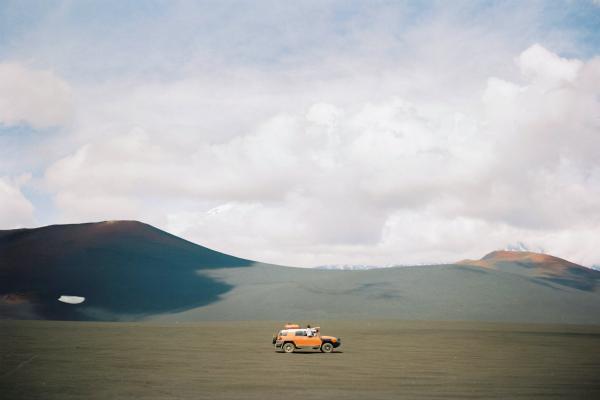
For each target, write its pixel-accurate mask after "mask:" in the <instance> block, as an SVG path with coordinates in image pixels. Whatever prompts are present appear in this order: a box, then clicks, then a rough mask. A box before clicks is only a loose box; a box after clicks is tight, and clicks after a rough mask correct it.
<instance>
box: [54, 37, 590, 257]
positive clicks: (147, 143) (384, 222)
mask: <svg viewBox="0 0 600 400" xmlns="http://www.w3.org/2000/svg"><path fill="white" fill-rule="evenodd" d="M599 66H600V63H599V62H598V60H596V59H593V60H590V61H588V62H583V61H580V60H569V59H564V58H560V57H558V56H557V55H556V54H554V53H552V52H550V51H549V50H547V49H544V48H542V47H541V46H539V45H534V46H532V47H530V48H528V49H526V50H525V51H524V52H522V53H521V54H520V55H519V56H518V57H517V58H516V62H515V67H516V72H520V73H521V76H522V79H524V81H523V80H520V78H519V77H518V74H514V76H513V75H509V76H508V78H507V77H502V78H498V77H490V78H487V79H486V78H482V79H483V82H482V85H481V86H482V91H480V92H479V98H477V97H476V96H472V97H473V98H474V99H475V100H473V101H472V102H468V103H464V102H463V103H462V104H460V106H458V105H456V104H454V103H453V102H451V101H450V102H449V101H447V97H446V96H444V95H442V96H440V97H441V98H440V99H439V100H438V99H436V98H435V96H434V97H433V98H423V97H421V96H420V95H417V94H415V93H416V92H414V91H413V90H412V89H410V87H411V86H410V85H413V84H414V85H418V82H412V83H411V78H410V77H408V78H407V77H405V76H403V75H402V74H400V75H393V74H392V75H386V76H385V78H382V79H384V80H387V81H389V84H388V85H385V84H384V83H383V82H377V83H376V84H374V83H373V82H372V81H370V79H368V78H367V79H366V80H365V81H361V80H359V81H356V79H355V78H354V77H348V78H347V79H348V80H347V81H340V80H338V79H336V80H334V81H331V82H329V81H328V82H325V83H323V82H320V83H319V84H318V88H317V87H316V86H311V82H312V81H299V82H296V83H294V84H292V85H291V86H290V83H289V82H288V81H287V80H286V79H283V78H281V77H277V76H275V77H273V76H270V77H269V78H268V80H262V79H265V78H264V77H262V76H261V75H256V76H254V78H255V79H253V80H250V82H251V83H250V84H247V85H244V83H243V82H244V81H247V79H241V80H240V81H238V82H236V84H235V85H231V84H229V85H225V84H223V83H218V82H216V83H215V81H214V80H206V81H205V80H202V79H199V78H194V79H191V80H189V81H179V82H174V83H164V84H160V85H150V86H147V85H143V86H140V87H139V88H137V87H136V88H133V89H132V88H128V92H129V94H128V93H126V92H122V91H118V92H117V93H118V95H117V99H116V102H113V98H112V97H107V98H106V102H103V100H104V94H102V95H101V96H100V97H99V98H100V100H102V101H100V102H98V103H96V105H95V106H94V107H93V108H88V113H91V112H92V111H94V113H91V114H89V115H87V116H86V119H85V120H80V121H78V122H77V124H78V125H79V126H81V128H82V129H81V132H82V133H81V136H80V139H81V140H82V141H83V143H82V144H81V147H80V148H79V150H77V151H75V152H74V153H72V154H71V155H69V156H67V157H64V158H63V159H61V160H59V161H57V162H56V163H54V164H53V165H52V166H50V167H49V168H48V169H47V171H46V176H45V178H46V184H47V185H48V187H49V188H50V190H51V191H52V192H54V193H55V201H56V204H57V206H58V208H59V210H60V212H61V213H62V216H63V219H64V220H68V221H74V220H76V221H81V220H86V219H87V220H95V219H115V218H140V219H143V220H146V221H148V222H152V223H156V224H158V225H159V226H161V227H163V228H166V229H169V230H171V231H173V232H174V233H177V234H181V235H183V236H185V237H186V238H189V239H191V240H194V241H196V242H198V243H200V244H204V245H207V246H210V247H213V248H217V249H219V250H223V251H226V252H228V253H232V254H236V255H239V256H243V257H248V258H254V259H259V260H262V261H270V262H275V263H281V264H294V265H318V264H327V263H353V264H356V263H370V264H373V263H382V264H390V263H404V264H406V263H418V262H444V261H454V260H457V259H460V258H467V257H478V256H481V255H482V254H484V253H486V252H488V251H491V250H493V249H497V248H503V247H505V246H507V245H508V244H510V243H515V242H518V241H521V242H523V243H525V244H526V245H527V246H529V247H531V248H544V249H546V250H547V251H549V252H551V253H554V254H556V255H558V256H563V257H565V258H568V259H571V260H573V261H575V262H586V263H589V264H592V263H597V262H598V260H600V252H598V250H597V249H594V248H593V246H590V245H589V243H590V240H591V238H592V237H594V235H598V234H600V208H599V206H598V205H599V204H600V167H599V166H600V159H599V158H598V157H600V155H599V154H598V152H597V151H594V149H596V148H598V146H599V142H598V127H599V125H598V124H599V121H598V119H597V115H600V108H599V105H598V101H597V93H598V83H597V81H596V78H597V76H598V74H599V73H600V67H599ZM280 78H281V79H280ZM340 79H341V78H340ZM342 80H343V79H342ZM399 82H403V83H402V84H400V83H399ZM262 84H264V85H265V86H262V87H263V90H262V91H257V86H259V87H260V86H261V85H262ZM219 85H222V86H220V87H222V88H223V92H222V93H218V92H215V90H216V89H213V88H216V87H219ZM402 85H408V86H407V87H408V88H409V89H406V90H405V91H398V89H397V88H398V87H401V86H402ZM350 86H352V88H353V89H357V90H356V91H353V93H357V95H356V98H348V96H347V93H348V91H347V90H346V89H345V88H346V87H350ZM375 86H376V87H390V88H392V89H391V90H388V91H384V92H382V93H380V95H379V96H378V97H380V98H381V100H378V101H370V100H369V98H370V97H371V96H369V95H368V93H370V90H368V88H373V87H375ZM476 86H477V85H474V87H476ZM232 87H234V89H231V88H232ZM264 88H267V89H264ZM361 88H362V89H361ZM549 88H551V90H549ZM312 89H315V91H314V92H312ZM229 90H234V92H235V95H234V94H233V92H230V91H229ZM402 92H405V93H406V96H400V95H399V94H398V93H402ZM214 93H218V94H217V95H216V96H217V97H216V98H217V99H223V104H221V106H220V108H218V110H220V111H219V112H218V113H217V115H215V113H216V112H217V109H216V108H213V107H215V105H214V102H212V101H209V100H208V99H209V98H210V99H214V98H215V95H214ZM307 93H312V95H310V96H309V95H307ZM410 93H413V94H414V96H412V98H411V95H409V94H410ZM384 94H386V95H385V96H384ZM207 96H208V97H207ZM91 97H93V96H91ZM315 97H319V98H320V100H318V101H314V100H313V99H314V98H315ZM165 98H166V99H167V100H165ZM226 99H238V100H237V101H233V100H226ZM253 99H255V100H256V101H254V100H253ZM261 99H262V100H261ZM311 100H312V101H311ZM228 101H231V102H232V103H231V104H230V103H228ZM273 104H277V105H278V106H277V107H275V109H274V108H273ZM122 110H125V111H122ZM80 118H81V117H80ZM103 121H104V124H103V123H102V122H103ZM223 121H225V122H223ZM99 127H101V128H99ZM98 129H101V131H102V134H101V135H99V134H98ZM586 243H588V244H586Z"/></svg>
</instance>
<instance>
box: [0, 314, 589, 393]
mask: <svg viewBox="0 0 600 400" xmlns="http://www.w3.org/2000/svg"><path fill="white" fill-rule="evenodd" d="M297 322H301V323H303V324H306V322H307V321H297ZM310 322H311V323H312V324H313V326H316V325H320V326H321V328H322V332H323V334H327V335H334V336H339V337H341V338H342V343H343V344H342V346H341V347H340V348H339V351H337V352H335V353H333V354H322V353H320V352H301V353H294V354H283V353H277V352H275V350H274V347H273V346H272V344H271V339H272V334H273V333H274V332H275V331H276V330H277V329H278V328H279V327H280V326H281V325H282V322H281V321H277V322H273V321H271V322H260V321H249V322H243V321H241V322H240V321H236V322H234V321H230V322H197V323H186V324H158V323H115V322H112V323H98V322H57V321H0V393H2V398H3V399H133V398H135V399H204V398H206V399H234V398H235V399H282V398H286V399H297V398H303V399H308V398H310V399H334V398H340V399H401V398H406V399H420V398H422V399H436V398H445V399H446V398H455V399H469V398H505V399H520V398H523V399H524V398H536V399H539V398H548V399H549V398H554V399H569V398H574V399H592V398H600V378H599V375H598V371H600V326H597V325H596V326H579V325H542V324H507V323H479V322H432V321H427V322H410V321H397V320H381V321H310Z"/></svg>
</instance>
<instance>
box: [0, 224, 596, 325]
mask: <svg viewBox="0 0 600 400" xmlns="http://www.w3.org/2000/svg"><path fill="white" fill-rule="evenodd" d="M599 280H600V272H599V271H595V270H592V269H588V268H585V267H582V266H579V265H576V264H573V263H570V262H568V261H566V260H562V259H559V258H556V257H552V256H548V255H544V254H537V253H530V252H513V251H499V252H493V253H490V254H488V255H487V256H485V257H483V258H482V259H481V260H476V261H473V260H464V261H461V262H458V263H455V264H449V265H435V266H417V267H391V268H377V269H369V268H365V269H364V270H323V269H311V268H290V267H282V266H276V265H269V264H262V263H256V262H253V261H250V260H245V259H241V258H237V257H233V256H229V255H226V254H222V253H219V252H216V251H213V250H210V249H207V248H205V247H202V246H198V245H196V244H194V243H191V242H188V241H185V240H183V239H180V238H178V237H176V236H173V235H171V234H168V233H166V232H163V231H161V230H159V229H156V228H154V227H152V226H150V225H146V224H143V223H140V222H135V221H116V222H101V223H89V224H76V225H55V226H48V227H43V228H37V229H17V230H9V231H0V318H35V319H67V320H124V321H129V320H140V319H142V320H161V321H194V320H257V319H260V320H296V321H318V320H324V319H349V320H361V319H373V318H377V319H385V318H390V319H413V320H483V321H507V322H548V323H581V324H600V290H599V285H598V283H599ZM59 299H60V300H59Z"/></svg>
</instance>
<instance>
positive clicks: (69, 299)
mask: <svg viewBox="0 0 600 400" xmlns="http://www.w3.org/2000/svg"><path fill="white" fill-rule="evenodd" d="M58 301H62V302H63V303H68V304H80V303H83V302H84V301H85V297H79V296H65V295H63V296H60V297H59V298H58Z"/></svg>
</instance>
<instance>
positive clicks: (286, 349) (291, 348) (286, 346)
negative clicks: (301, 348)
mask: <svg viewBox="0 0 600 400" xmlns="http://www.w3.org/2000/svg"><path fill="white" fill-rule="evenodd" d="M294 350H296V346H294V343H286V344H284V345H283V352H284V353H293V352H294Z"/></svg>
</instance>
